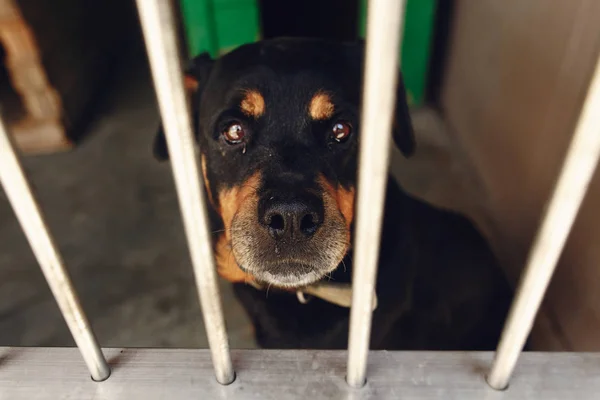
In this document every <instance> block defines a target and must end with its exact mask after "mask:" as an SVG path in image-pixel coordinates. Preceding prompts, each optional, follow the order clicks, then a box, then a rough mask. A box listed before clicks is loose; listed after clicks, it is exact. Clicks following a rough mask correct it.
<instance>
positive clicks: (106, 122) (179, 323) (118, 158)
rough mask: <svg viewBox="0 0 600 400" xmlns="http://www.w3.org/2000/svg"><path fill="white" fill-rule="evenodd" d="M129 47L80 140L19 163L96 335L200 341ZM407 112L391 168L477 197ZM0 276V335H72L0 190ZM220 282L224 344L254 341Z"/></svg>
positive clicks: (140, 70) (414, 182)
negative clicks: (406, 140)
mask: <svg viewBox="0 0 600 400" xmlns="http://www.w3.org/2000/svg"><path fill="white" fill-rule="evenodd" d="M130 57H131V59H133V60H135V62H127V63H124V64H123V66H122V68H121V69H120V72H119V73H118V74H117V78H116V80H115V83H114V85H113V87H112V88H110V89H109V91H108V94H107V96H106V101H104V104H102V105H101V106H100V109H99V111H98V113H97V117H96V118H95V122H94V123H93V124H92V126H91V128H90V132H89V134H88V135H87V139H86V140H85V141H84V142H83V143H81V144H80V145H79V146H78V147H77V148H76V149H75V150H73V151H71V152H69V153H63V154H53V155H47V156H37V157H27V158H25V160H24V164H25V167H26V170H27V172H28V175H29V177H30V179H31V182H32V184H33V185H34V187H35V191H36V193H37V195H38V198H39V200H40V202H41V204H42V209H43V211H44V212H45V213H46V216H47V220H48V223H49V225H50V228H51V231H52V233H53V234H54V235H55V238H56V241H57V243H58V246H59V248H60V250H61V251H62V255H63V257H64V259H65V262H66V265H67V267H68V269H69V271H70V272H71V275H72V278H73V281H74V283H75V286H76V288H77V289H78V291H79V294H80V296H81V299H82V302H83V305H84V308H85V310H86V312H87V313H88V316H89V318H90V320H91V321H92V323H93V327H94V330H95V332H96V334H97V336H98V339H99V341H100V343H101V345H102V346H117V347H120V346H126V347H206V346H207V340H206V336H205V332H204V327H203V324H202V318H201V314H200V310H199V307H198V302H197V296H196V291H195V286H194V283H193V277H192V270H191V267H190V261H189V258H188V252H187V249H186V245H185V238H184V233H183V228H182V223H181V218H180V214H179V210H178V206H177V199H176V196H175V191H174V186H173V181H172V176H171V171H170V167H169V165H168V164H160V163H157V162H155V160H154V159H153V158H152V154H151V144H152V140H153V136H154V133H155V130H156V127H157V123H158V114H157V111H156V106H155V98H154V93H153V89H152V87H151V84H150V79H149V74H148V72H147V70H146V69H145V67H144V63H145V56H144V55H143V54H141V53H140V54H133V55H131V56H130ZM414 123H415V127H416V131H417V136H418V143H419V150H418V152H417V156H416V157H415V158H414V159H412V160H410V161H406V160H403V159H402V158H401V157H400V156H399V155H398V153H396V152H395V153H394V157H393V163H392V165H393V170H394V172H395V173H396V175H397V176H398V177H399V178H400V180H401V181H402V182H403V183H404V184H405V186H406V187H407V188H408V189H409V190H410V191H412V192H413V193H416V194H418V195H420V196H421V197H424V198H426V199H428V200H430V201H432V202H433V203H436V204H439V205H442V206H448V207H450V208H455V209H465V208H467V209H468V208H474V207H476V205H473V204H469V203H468V202H466V201H465V199H470V198H476V196H470V195H467V192H469V191H470V192H471V193H472V191H473V190H475V189H474V188H476V187H477V185H476V183H475V184H474V182H473V181H472V180H469V179H466V177H467V176H468V175H469V174H468V168H466V167H465V166H464V165H461V164H459V163H458V162H457V161H456V160H457V157H456V154H457V151H458V150H457V149H455V148H453V147H452V146H451V143H449V142H448V135H446V134H445V132H444V128H443V124H441V122H440V121H439V118H438V117H437V115H436V114H435V113H434V112H431V111H429V110H424V111H420V112H418V113H416V114H415V119H414ZM461 187H462V188H463V189H464V190H466V191H467V192H465V191H463V192H462V194H460V195H458V196H457V194H459V193H461V191H460V190H457V188H461ZM0 282H1V284H0V345H11V346H17V345H27V346H30V345H35V346H37V345H43V346H62V345H73V341H72V339H71V337H70V335H69V332H68V330H67V328H66V326H65V324H64V321H63V319H62V317H61V315H60V313H59V311H58V308H57V306H56V304H55V302H54V300H53V298H52V296H51V293H50V291H49V289H48V288H47V286H46V283H45V281H44V278H43V276H42V274H41V272H40V270H39V267H38V265H37V263H36V261H35V259H34V258H33V255H32V253H31V250H30V248H29V246H28V244H27V242H26V241H25V238H24V235H23V234H22V233H21V230H20V228H19V225H18V223H17V221H16V219H15V217H14V214H13V213H12V210H11V209H10V207H9V205H8V202H7V199H6V197H5V196H4V193H3V192H0ZM222 293H223V297H224V308H225V311H226V321H227V325H228V330H229V333H230V342H231V346H232V347H234V348H251V347H255V343H254V341H253V338H252V331H251V327H250V325H249V323H248V320H247V318H246V316H245V314H244V313H243V311H242V309H241V308H240V306H239V304H237V303H236V301H235V300H234V298H233V295H232V292H231V289H230V286H229V285H228V284H227V283H225V282H222Z"/></svg>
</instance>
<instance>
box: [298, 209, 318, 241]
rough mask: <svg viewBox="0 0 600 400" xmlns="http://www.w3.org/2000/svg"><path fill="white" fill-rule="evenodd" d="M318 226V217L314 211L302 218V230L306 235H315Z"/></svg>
mask: <svg viewBox="0 0 600 400" xmlns="http://www.w3.org/2000/svg"><path fill="white" fill-rule="evenodd" d="M317 227H318V223H317V218H316V216H315V215H313V214H312V213H311V214H306V215H305V216H304V217H302V219H301V220H300V231H301V232H302V233H303V234H304V235H305V236H312V235H314V234H315V232H316V231H317Z"/></svg>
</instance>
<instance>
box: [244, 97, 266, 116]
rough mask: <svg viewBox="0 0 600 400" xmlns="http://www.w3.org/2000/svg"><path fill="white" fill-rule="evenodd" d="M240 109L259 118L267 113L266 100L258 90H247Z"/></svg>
mask: <svg viewBox="0 0 600 400" xmlns="http://www.w3.org/2000/svg"><path fill="white" fill-rule="evenodd" d="M240 108H241V109H242V112H243V113H244V114H246V115H248V116H250V117H254V118H258V117H260V116H262V115H264V113H265V98H264V97H263V96H262V94H260V92H259V91H258V90H246V91H245V92H244V98H243V99H242V102H241V103H240Z"/></svg>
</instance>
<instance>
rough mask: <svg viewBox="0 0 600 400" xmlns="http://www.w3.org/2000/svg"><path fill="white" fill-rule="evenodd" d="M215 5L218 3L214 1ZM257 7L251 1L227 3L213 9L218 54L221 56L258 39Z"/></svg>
mask: <svg viewBox="0 0 600 400" xmlns="http://www.w3.org/2000/svg"><path fill="white" fill-rule="evenodd" d="M214 1H215V4H216V3H218V2H219V1H223V2H224V1H225V0H214ZM259 20H260V19H259V15H258V5H257V4H256V1H255V0H252V1H244V2H241V1H237V2H235V3H234V2H232V1H228V2H227V4H223V5H221V6H219V7H215V25H216V27H217V38H218V42H217V43H218V48H219V53H220V54H223V53H226V52H228V51H230V50H232V49H234V48H235V47H237V46H240V45H242V44H246V43H252V42H255V41H256V40H258V39H260V27H259Z"/></svg>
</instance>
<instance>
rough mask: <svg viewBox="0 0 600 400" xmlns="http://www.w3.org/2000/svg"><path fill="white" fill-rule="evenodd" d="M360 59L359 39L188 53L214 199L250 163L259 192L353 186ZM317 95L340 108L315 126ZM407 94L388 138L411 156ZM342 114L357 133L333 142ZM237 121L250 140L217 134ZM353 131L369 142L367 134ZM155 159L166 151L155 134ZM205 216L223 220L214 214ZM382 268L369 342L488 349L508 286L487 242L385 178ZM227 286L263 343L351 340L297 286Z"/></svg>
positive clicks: (330, 344) (333, 316)
mask: <svg viewBox="0 0 600 400" xmlns="http://www.w3.org/2000/svg"><path fill="white" fill-rule="evenodd" d="M363 54H364V49H363V45H362V44H361V43H335V42H326V41H321V40H316V39H315V40H313V39H277V40H270V41H263V42H258V43H255V44H250V45H245V46H242V47H240V48H238V49H237V50H235V51H233V52H231V53H229V54H228V55H227V56H225V57H223V58H221V59H220V60H217V61H213V60H211V59H210V58H209V57H207V56H206V55H202V56H200V57H198V58H197V59H195V60H194V62H193V63H192V66H191V67H190V68H189V69H188V71H187V73H188V74H190V75H192V76H194V77H195V78H196V79H197V80H198V82H199V90H198V91H197V92H196V93H195V94H194V96H193V111H194V124H195V128H196V133H197V137H198V142H199V146H200V150H201V153H202V154H203V156H204V157H205V159H206V162H207V175H208V180H209V182H210V190H211V195H212V198H214V199H217V198H218V195H219V193H220V191H222V190H223V189H227V188H231V187H236V186H240V185H242V183H243V182H245V180H246V179H247V178H248V176H250V175H251V174H252V173H253V172H255V171H257V170H260V171H262V173H263V179H262V183H261V186H260V187H259V188H257V191H258V194H259V196H264V195H265V194H266V193H267V192H269V191H273V190H280V191H283V192H286V193H292V194H291V195H290V196H295V195H296V194H298V193H300V191H302V190H313V191H314V190H318V188H317V186H315V179H316V177H317V176H318V175H319V174H321V175H323V176H325V177H326V178H327V180H328V181H330V182H333V183H335V184H337V185H340V186H341V187H344V188H353V187H354V186H355V181H356V169H357V149H358V140H359V135H358V133H359V132H360V126H359V120H358V115H359V106H360V95H361V82H362V78H361V77H362V60H363ZM240 88H253V89H256V90H258V91H259V92H260V93H262V94H263V95H264V97H265V99H266V103H267V107H266V113H265V115H264V116H262V117H260V118H256V119H252V118H248V117H246V116H244V115H242V114H241V112H240V110H239V102H240V97H239V96H240V94H239V93H240V92H239V89H240ZM316 90H326V91H327V93H330V94H331V95H332V96H333V100H334V103H335V104H336V112H335V116H334V117H332V118H331V119H330V120H327V121H312V120H310V118H309V116H308V115H307V112H306V108H305V107H306V104H307V103H308V101H309V100H310V98H311V96H312V95H313V94H314V93H315V91H316ZM405 96H406V95H405V93H404V87H403V84H402V81H401V80H400V82H399V85H398V95H397V112H396V121H395V130H394V142H395V143H396V145H397V146H398V147H399V148H400V150H401V151H402V152H403V153H404V155H405V156H407V157H408V156H410V155H411V154H412V153H413V152H414V149H415V141H414V137H413V131H412V125H411V121H410V115H409V110H408V106H407V104H406V98H405ZM338 119H343V120H346V121H350V123H351V124H352V126H353V127H354V130H355V133H354V134H353V136H352V137H351V138H350V139H349V140H348V141H346V142H344V143H331V142H329V141H328V139H327V134H326V133H327V132H328V131H329V130H330V129H331V124H332V121H336V120H338ZM233 120H235V121H242V122H243V124H244V126H245V128H246V130H247V133H248V135H249V140H248V141H247V142H245V143H242V144H236V145H230V144H227V143H226V142H225V141H224V140H223V137H222V135H221V132H222V130H223V127H225V126H227V123H229V122H230V121H233ZM360 135H361V136H362V139H361V140H370V139H369V133H368V132H361V133H360ZM155 154H156V156H157V158H159V159H166V158H167V157H168V152H167V148H166V144H165V140H164V136H163V135H162V131H161V132H159V135H158V136H157V139H156V141H155ZM281 176H285V177H286V179H282V178H281ZM290 177H292V178H290ZM298 195H299V194H298ZM213 211H214V210H213ZM213 216H214V217H215V218H214V219H215V221H217V224H219V217H218V215H216V214H215V213H214V212H213ZM221 228H222V226H215V227H214V229H221ZM350 252H351V251H350ZM350 252H349V253H348V255H347V256H346V257H345V259H344V261H343V263H342V264H340V266H339V267H338V268H337V269H336V270H335V271H334V272H333V274H332V279H333V280H334V281H335V282H350V280H351V276H352V268H353V265H352V260H351V256H350ZM379 265H380V266H379V270H378V279H377V295H378V298H379V307H378V308H377V310H376V311H375V313H374V317H373V330H372V343H371V347H372V348H376V349H429V350H450V349H453V350H491V349H493V348H494V346H495V345H496V343H497V340H498V337H499V333H500V330H501V326H502V323H503V321H504V318H505V316H506V312H507V309H508V305H509V302H510V300H511V297H512V292H511V289H510V287H509V285H508V284H507V282H506V280H505V278H504V276H503V273H502V272H501V270H500V269H499V267H498V266H497V264H496V261H495V259H494V256H493V255H492V253H491V251H490V249H489V248H488V245H487V243H486V241H485V240H484V239H483V238H482V236H481V235H480V234H479V232H478V231H477V230H476V229H475V228H474V226H473V225H472V224H471V223H470V222H469V221H468V220H467V219H466V218H464V217H463V216H460V215H457V214H454V213H451V212H448V211H443V210H440V209H437V208H435V207H433V206H431V205H428V204H425V203H424V202H422V201H420V200H418V199H415V198H413V197H411V196H409V195H407V194H406V193H405V192H404V191H402V189H401V188H400V187H399V186H398V185H397V183H396V182H394V181H393V180H391V179H390V182H389V184H388V190H387V200H386V208H385V218H384V227H383V234H382V243H381V252H380V261H379ZM235 293H236V295H237V297H238V298H239V300H240V301H241V303H242V304H243V306H244V307H245V309H246V311H247V312H248V314H249V316H250V318H251V319H252V322H253V323H254V325H255V328H256V336H257V340H258V343H259V344H260V345H261V346H262V347H267V348H323V349H339V348H344V347H346V346H347V337H348V316H349V310H348V309H345V308H341V307H338V306H335V305H332V304H329V303H326V302H324V301H322V300H319V299H316V298H314V299H312V300H311V301H310V302H309V303H308V304H305V305H303V304H300V303H299V302H298V301H297V299H296V296H295V295H294V294H293V292H292V293H290V292H288V291H283V290H277V289H272V290H270V292H269V294H268V296H267V295H266V293H265V292H264V291H258V290H256V289H255V288H253V287H251V286H248V285H244V284H235Z"/></svg>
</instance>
